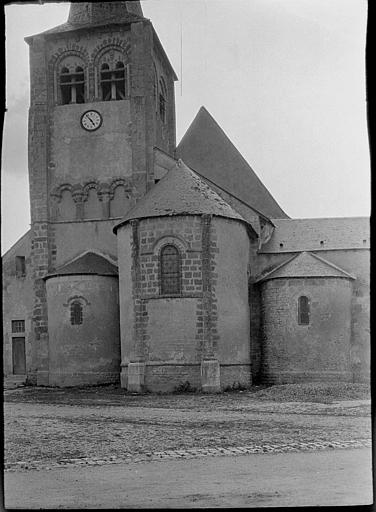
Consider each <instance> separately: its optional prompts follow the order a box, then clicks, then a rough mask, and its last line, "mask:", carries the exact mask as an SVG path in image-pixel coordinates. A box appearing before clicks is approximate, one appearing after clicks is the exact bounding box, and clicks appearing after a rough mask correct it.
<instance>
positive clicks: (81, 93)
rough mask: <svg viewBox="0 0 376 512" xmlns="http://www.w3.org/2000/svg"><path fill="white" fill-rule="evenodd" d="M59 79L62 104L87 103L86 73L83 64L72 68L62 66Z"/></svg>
mask: <svg viewBox="0 0 376 512" xmlns="http://www.w3.org/2000/svg"><path fill="white" fill-rule="evenodd" d="M59 79H60V80H59V84H60V94H61V104H62V105H68V104H71V103H85V73H84V69H83V67H82V66H75V67H74V68H72V69H69V67H67V66H64V67H62V68H61V71H60V77H59Z"/></svg>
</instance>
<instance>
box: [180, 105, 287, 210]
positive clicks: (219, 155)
mask: <svg viewBox="0 0 376 512" xmlns="http://www.w3.org/2000/svg"><path fill="white" fill-rule="evenodd" d="M176 155H177V156H178V157H180V158H182V159H183V160H184V161H185V162H186V163H187V165H188V166H189V167H190V168H191V169H193V170H194V171H197V172H198V173H199V174H200V175H202V176H203V177H205V178H207V179H209V180H211V181H213V182H214V183H215V184H216V185H218V186H220V187H222V188H223V189H225V190H228V191H229V192H230V193H231V194H233V195H235V196H237V197H238V198H239V199H240V200H242V201H244V202H246V203H247V204H248V205H249V206H251V207H252V206H253V207H254V208H255V209H256V210H258V211H260V212H261V213H262V214H264V215H265V216H266V217H268V218H288V216H287V215H286V214H285V212H284V211H283V210H282V209H281V208H280V206H279V205H278V204H277V202H276V201H275V199H274V198H273V197H272V195H271V194H270V192H269V191H268V190H267V189H266V187H265V186H264V185H263V184H262V183H261V181H260V179H259V178H258V177H257V175H256V174H255V172H254V171H253V169H252V168H251V167H250V165H249V164H248V163H247V162H246V160H245V159H244V158H243V157H242V155H241V154H240V153H239V151H238V150H237V149H236V147H235V146H234V145H233V144H232V142H231V141H230V139H229V138H228V137H227V135H226V134H225V133H224V132H223V130H222V129H221V127H220V126H219V125H218V124H217V122H216V121H215V120H214V119H213V117H212V116H211V115H210V114H209V112H208V111H207V110H206V109H205V108H204V107H201V108H200V110H199V112H198V114H197V115H196V117H195V119H194V120H193V122H192V124H191V125H190V127H189V128H188V130H187V132H186V133H185V135H184V137H183V138H182V140H181V141H180V143H179V145H178V147H177V148H176Z"/></svg>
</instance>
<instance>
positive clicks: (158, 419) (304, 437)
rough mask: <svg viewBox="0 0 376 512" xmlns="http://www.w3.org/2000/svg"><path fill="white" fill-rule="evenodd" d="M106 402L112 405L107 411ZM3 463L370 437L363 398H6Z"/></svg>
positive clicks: (64, 394)
mask: <svg viewBox="0 0 376 512" xmlns="http://www.w3.org/2000/svg"><path fill="white" fill-rule="evenodd" d="M109 404H111V405H109ZM4 419H5V422H4V427H5V463H6V464H7V463H16V462H19V461H23V462H26V463H32V462H33V461H37V466H35V464H34V467H45V466H46V465H48V464H49V463H51V462H54V461H55V462H58V461H60V460H62V459H69V458H75V459H78V458H85V457H86V458H99V459H105V458H110V457H115V458H117V459H119V460H123V459H124V458H125V457H128V458H129V457H134V456H137V455H148V454H149V455H150V454H152V453H154V452H156V451H159V452H160V451H166V450H181V449H183V450H184V449H190V448H217V447H238V446H249V445H257V446H259V445H268V444H272V445H281V444H286V443H296V442H299V443H318V442H320V441H335V442H343V441H353V440H364V439H370V436H371V422H370V403H369V401H368V400H363V401H361V400H360V401H359V400H358V401H354V400H353V401H347V402H333V403H331V404H328V403H317V402H312V403H310V402H286V401H281V402H275V401H270V400H269V401H268V400H261V399H256V398H254V395H253V394H252V393H246V392H244V393H228V394H222V395H162V396H158V395H154V396H141V397H140V396H132V395H124V394H120V393H119V392H118V391H117V390H115V391H114V390H103V389H102V390H100V389H98V390H96V391H94V390H91V392H87V393H86V394H85V393H84V392H83V393H81V391H79V390H78V391H77V390H76V391H75V390H39V392H38V390H35V389H32V388H31V389H30V388H29V389H28V388H26V389H24V390H22V391H13V392H7V393H6V396H5V403H4Z"/></svg>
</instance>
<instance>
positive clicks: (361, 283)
mask: <svg viewBox="0 0 376 512" xmlns="http://www.w3.org/2000/svg"><path fill="white" fill-rule="evenodd" d="M312 252H313V253H314V254H317V255H318V256H320V257H322V258H324V259H326V260H327V261H329V262H331V263H333V264H334V265H337V266H339V267H340V268H342V269H343V270H345V271H346V272H349V273H350V274H352V275H353V276H354V277H356V279H355V280H354V281H353V285H352V290H353V291H352V298H351V313H350V318H351V328H350V329H351V347H350V349H349V350H350V360H351V367H352V372H353V380H354V381H368V380H369V378H370V344H371V341H370V251H369V249H336V250H318V251H312ZM293 254H294V253H286V252H284V253H280V254H278V253H269V254H267V253H259V255H258V258H257V262H256V263H257V273H258V274H260V273H261V271H262V270H267V269H271V268H273V267H275V266H276V265H278V264H280V263H282V262H284V261H286V260H288V259H289V258H291V256H293ZM329 282H330V281H329Z"/></svg>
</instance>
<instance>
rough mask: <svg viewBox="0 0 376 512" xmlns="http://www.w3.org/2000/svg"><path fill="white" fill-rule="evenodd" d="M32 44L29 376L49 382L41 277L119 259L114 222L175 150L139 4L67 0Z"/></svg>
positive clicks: (156, 49)
mask: <svg viewBox="0 0 376 512" xmlns="http://www.w3.org/2000/svg"><path fill="white" fill-rule="evenodd" d="M26 42H27V43H28V45H29V47H30V80H31V83H30V109H29V181H30V205H31V231H32V266H33V272H34V294H35V295H34V311H33V327H34V336H35V340H34V347H35V349H34V351H33V354H34V355H33V368H32V369H31V380H34V381H37V383H38V384H48V382H49V380H48V379H49V377H48V375H49V357H50V354H49V323H48V305H47V299H46V290H45V282H44V279H43V278H44V277H45V276H46V275H47V274H50V273H51V272H56V270H57V269H59V268H60V267H62V266H63V265H65V264H66V263H67V262H69V261H70V260H72V259H73V258H75V257H77V256H79V255H80V254H81V253H83V252H84V251H87V250H94V251H97V252H100V253H101V254H104V255H105V256H108V257H109V258H110V259H113V260H114V262H115V263H116V238H115V236H114V235H113V233H112V227H113V225H114V224H115V223H116V222H118V220H119V219H120V218H122V217H123V216H124V215H125V214H126V212H127V211H128V210H129V209H130V208H131V207H132V206H133V205H134V204H135V202H136V201H137V200H138V199H139V198H140V197H142V196H143V195H144V194H145V193H146V192H147V191H148V190H149V189H150V188H151V187H152V186H153V185H154V182H155V177H154V154H155V147H157V148H159V149H161V150H162V151H163V152H165V153H168V154H172V153H173V151H174V149H175V104H174V103H175V102H174V80H176V75H175V73H174V71H173V69H172V67H171V64H170V63H169V61H168V58H167V56H166V54H165V52H164V50H163V48H162V46H161V44H160V42H159V39H158V37H157V35H156V33H155V31H154V28H153V26H152V24H151V22H150V21H149V20H148V19H146V18H145V17H144V16H143V12H142V9H141V5H140V2H139V1H130V2H99V3H98V2H96V3H89V2H83V3H72V4H71V8H70V13H69V17H68V21H67V22H66V23H64V24H62V25H59V26H58V27H55V28H53V29H51V30H47V31H46V32H43V33H41V34H38V35H34V36H30V37H27V38H26Z"/></svg>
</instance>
